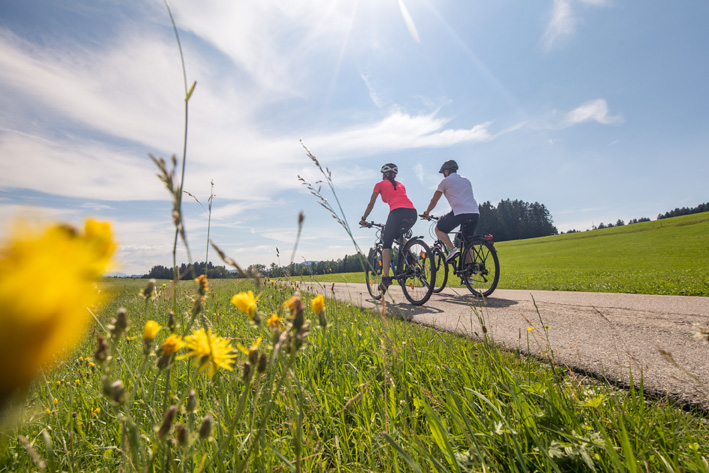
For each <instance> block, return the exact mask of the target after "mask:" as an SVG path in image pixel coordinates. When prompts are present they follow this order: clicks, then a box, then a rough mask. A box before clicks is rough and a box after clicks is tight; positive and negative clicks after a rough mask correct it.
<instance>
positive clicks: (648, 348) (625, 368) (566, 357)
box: [301, 283, 709, 411]
mask: <svg viewBox="0 0 709 473" xmlns="http://www.w3.org/2000/svg"><path fill="white" fill-rule="evenodd" d="M301 287H302V288H303V289H305V290H308V291H313V292H318V293H321V294H323V295H324V296H326V297H331V298H336V299H339V300H342V301H347V302H349V303H352V304H355V305H358V306H361V307H363V308H366V309H372V310H375V311H381V310H382V304H381V302H379V301H375V300H374V299H372V297H371V296H370V295H369V293H368V292H367V289H366V286H365V285H364V284H344V283H336V284H332V283H323V284H322V285H320V284H318V283H301ZM386 312H387V314H388V315H391V316H395V317H401V318H403V319H406V320H409V321H411V322H414V323H418V324H422V325H427V326H431V327H435V328H436V329H439V330H445V331H449V332H457V333H460V334H464V335H468V336H471V337H480V336H481V335H482V333H483V332H482V324H484V325H485V326H486V329H487V331H488V335H491V336H492V338H493V340H494V341H495V342H496V343H497V344H499V345H502V346H504V347H506V348H508V349H512V350H514V349H517V348H519V349H520V350H521V351H522V352H525V353H526V352H527V337H528V336H529V353H530V354H532V355H535V356H541V357H546V358H548V357H549V355H550V353H549V351H548V348H549V347H551V349H552V350H553V355H554V360H555V362H556V363H558V364H562V365H566V366H568V367H570V368H572V369H574V370H577V371H581V372H584V373H587V374H591V375H594V376H598V377H604V378H606V379H608V380H610V381H612V382H613V383H615V384H618V385H620V386H629V383H630V374H631V370H632V376H633V378H634V380H635V384H636V385H637V384H638V383H637V382H638V380H639V379H640V375H641V370H642V375H643V381H644V387H645V391H646V392H648V393H650V394H654V395H659V396H665V395H668V396H669V397H671V398H673V399H674V400H676V401H679V402H681V403H682V404H684V405H685V406H690V407H691V406H694V407H699V408H700V409H703V410H704V411H709V344H707V343H704V342H702V341H701V340H699V339H697V338H695V336H694V335H695V332H696V331H697V329H698V328H699V327H708V328H709V298H707V297H685V296H657V295H641V294H608V293H588V292H561V291H525V290H501V289H498V290H496V291H495V292H494V293H493V294H492V295H491V296H490V297H489V298H487V299H486V301H485V302H484V303H482V302H481V300H480V299H477V298H475V297H473V296H472V295H471V294H470V293H469V292H468V290H467V289H465V288H462V289H449V288H446V289H444V290H443V292H441V293H440V294H433V295H432V296H431V299H430V300H429V301H428V302H427V303H426V304H425V305H423V306H413V305H411V304H410V303H408V301H407V300H406V299H405V298H404V295H403V293H402V291H401V288H400V287H398V286H391V287H390V289H389V291H388V292H387V295H386ZM545 326H546V327H548V328H547V329H545ZM529 327H533V330H531V331H530V330H529ZM545 331H546V334H545ZM547 334H548V340H549V341H548V343H547Z"/></svg>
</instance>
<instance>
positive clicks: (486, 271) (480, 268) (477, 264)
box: [463, 241, 500, 297]
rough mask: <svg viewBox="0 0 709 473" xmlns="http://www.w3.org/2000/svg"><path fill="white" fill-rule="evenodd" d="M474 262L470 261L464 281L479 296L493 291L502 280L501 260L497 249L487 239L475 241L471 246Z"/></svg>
mask: <svg viewBox="0 0 709 473" xmlns="http://www.w3.org/2000/svg"><path fill="white" fill-rule="evenodd" d="M470 253H471V257H472V259H473V262H472V263H468V264H467V265H466V268H465V272H464V275H463V283H464V284H465V285H466V286H467V287H468V290H470V292H472V293H473V294H474V295H476V296H478V297H487V296H489V295H490V294H492V293H493V291H494V290H495V288H496V287H497V283H498V282H499V281H500V260H499V259H498V258H497V250H496V249H495V247H494V246H492V244H491V243H489V242H487V241H478V242H475V243H473V246H472V247H471V248H470Z"/></svg>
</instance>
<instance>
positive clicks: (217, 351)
mask: <svg viewBox="0 0 709 473" xmlns="http://www.w3.org/2000/svg"><path fill="white" fill-rule="evenodd" d="M184 340H185V344H186V346H187V348H188V349H189V350H190V351H189V352H188V353H187V354H186V355H181V356H178V357H177V359H178V360H184V359H185V358H192V357H194V358H197V363H198V369H199V371H203V370H208V374H209V377H210V378H211V377H212V376H214V374H215V373H216V372H217V370H218V369H225V370H229V371H232V370H233V365H234V363H236V361H235V360H234V358H236V353H234V348H233V347H232V346H231V345H230V343H229V340H227V339H225V338H222V337H218V336H217V335H215V334H213V333H212V330H211V329H209V331H208V332H205V331H204V329H203V328H201V329H199V330H195V331H194V332H192V335H187V336H186V337H185V338H184Z"/></svg>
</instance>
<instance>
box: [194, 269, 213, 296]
mask: <svg viewBox="0 0 709 473" xmlns="http://www.w3.org/2000/svg"><path fill="white" fill-rule="evenodd" d="M194 282H196V283H197V284H199V294H200V295H201V296H203V295H205V294H206V293H207V291H209V284H208V282H207V276H205V275H204V274H202V275H201V276H199V277H198V278H197V279H195V280H194Z"/></svg>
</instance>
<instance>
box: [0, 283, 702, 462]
mask: <svg viewBox="0 0 709 473" xmlns="http://www.w3.org/2000/svg"><path fill="white" fill-rule="evenodd" d="M142 284H144V281H130V280H110V281H107V287H105V290H108V291H110V292H112V293H113V294H115V295H116V297H115V299H114V302H113V305H112V306H110V307H107V308H106V309H105V310H104V311H103V312H102V313H101V314H100V315H99V316H98V319H99V321H100V322H102V324H104V325H106V324H108V319H109V317H110V315H113V314H114V313H115V312H116V311H117V310H118V308H119V307H124V308H126V309H127V313H128V315H129V318H130V321H131V324H130V327H129V328H128V330H127V332H126V333H125V334H123V336H122V338H121V340H117V344H118V345H119V347H120V351H118V352H115V354H114V356H116V357H117V358H118V359H117V360H116V361H117V363H116V365H115V370H114V372H113V373H112V376H113V378H117V379H121V380H123V382H124V383H125V387H126V392H127V396H126V399H125V401H124V402H123V403H122V404H117V403H116V402H112V401H111V399H109V398H107V397H105V396H104V395H102V386H103V385H104V383H103V381H102V379H101V377H102V372H101V370H99V369H96V368H91V366H90V363H93V361H89V360H92V355H91V354H92V353H93V351H94V341H93V337H91V338H89V339H87V340H86V341H85V343H84V344H83V345H82V347H81V348H80V349H79V350H78V351H77V353H76V354H75V356H74V357H73V360H74V361H73V362H70V363H65V364H63V365H61V366H58V367H57V368H56V370H54V371H52V372H49V373H46V376H45V379H44V380H43V381H42V382H40V383H38V384H37V385H36V386H35V387H34V388H33V390H32V392H31V393H30V396H29V398H28V400H27V403H26V405H24V406H20V407H18V411H17V413H18V414H19V415H20V417H21V418H22V420H23V423H22V425H21V427H16V428H14V429H9V430H8V429H6V430H5V433H4V434H3V436H2V442H1V444H0V469H2V470H5V471H28V470H36V469H38V465H40V464H42V465H44V469H45V470H46V471H89V470H91V471H96V472H100V471H119V470H123V471H201V470H204V471H242V470H246V469H249V470H250V471H353V472H354V471H377V472H397V471H549V472H552V471H679V470H682V471H705V469H706V468H707V464H708V463H707V462H708V461H709V451H708V450H707V445H709V430H708V429H707V425H706V420H705V419H703V418H701V417H700V416H699V415H698V414H695V415H693V414H691V413H686V412H683V411H681V410H680V409H678V408H676V407H675V406H673V405H672V404H671V403H670V402H669V401H666V400H659V401H658V400H650V399H648V398H647V397H646V396H645V395H644V392H643V390H642V389H631V390H630V391H621V390H617V389H614V388H613V387H611V386H610V385H606V384H602V383H597V382H594V383H590V382H588V381H587V380H584V379H580V378H577V377H576V376H574V375H573V374H572V373H570V372H568V371H566V370H565V369H563V368H560V367H549V366H548V365H545V364H541V363H539V362H537V361H534V360H533V359H531V358H528V357H523V356H520V355H519V354H515V353H509V352H506V351H502V350H500V349H498V348H497V347H496V346H495V345H494V343H492V342H491V341H490V340H483V341H482V342H480V341H473V340H469V339H465V338H461V337H458V336H455V335H452V334H447V333H441V332H437V331H434V330H430V329H423V328H421V327H418V326H415V325H411V324H409V323H406V322H402V321H399V320H394V319H382V318H381V317H380V316H378V315H375V314H373V313H370V312H365V311H362V310H361V309H359V308H357V307H354V306H352V305H350V304H347V303H342V302H336V301H327V302H326V314H327V319H328V325H327V327H326V328H324V329H323V328H320V327H318V328H313V329H311V333H310V334H309V336H308V338H307V343H306V344H305V345H304V346H303V347H302V348H301V351H300V352H299V353H298V356H297V357H294V358H289V357H285V358H279V359H278V361H277V363H275V364H274V365H273V366H272V367H270V368H269V369H268V371H266V372H265V373H263V374H260V375H259V376H258V377H254V378H252V380H251V381H248V382H247V381H245V380H244V379H245V377H244V372H243V366H242V363H243V362H246V360H247V355H242V354H240V355H239V356H240V358H239V360H238V363H237V365H236V366H237V369H235V371H233V372H228V371H223V370H222V371H219V372H218V373H217V374H216V375H215V376H214V377H213V378H209V377H208V376H205V375H204V374H203V373H200V372H198V371H197V365H196V364H195V363H192V362H190V361H189V360H187V361H180V362H175V363H174V364H171V365H170V367H169V369H160V368H159V367H158V365H157V362H158V357H157V356H156V355H155V353H154V352H151V353H149V354H148V355H145V352H144V350H143V342H142V339H141V333H142V331H143V326H144V325H145V322H146V321H147V320H156V321H158V323H160V324H161V325H163V326H166V325H167V317H168V313H169V310H170V308H171V306H172V297H171V295H170V285H169V283H167V282H165V286H163V285H162V282H158V285H157V288H158V295H157V297H156V298H155V299H153V300H149V301H147V302H146V301H145V300H143V299H142V298H140V297H139V296H138V293H139V292H140V289H141V285H142ZM266 286H267V287H266V288H265V289H264V290H263V292H262V293H261V297H260V298H259V301H258V304H259V312H260V313H261V314H264V315H267V314H270V313H272V312H273V313H279V312H280V311H282V303H283V302H284V301H287V300H289V298H290V297H291V296H292V289H291V288H290V287H285V286H283V285H268V284H267V285H266ZM246 290H256V288H255V287H254V286H252V285H251V284H250V283H244V282H235V281H233V280H231V281H227V280H223V281H213V282H210V291H209V293H208V295H207V301H206V306H205V309H204V313H203V314H202V315H204V316H205V318H206V321H207V324H208V325H209V326H210V327H212V329H213V330H214V331H215V332H217V333H219V334H221V335H223V336H226V337H228V339H229V340H230V341H232V342H233V343H235V344H236V343H241V344H242V345H245V346H249V345H251V346H252V347H253V345H254V344H256V345H258V343H255V340H257V339H258V337H262V338H263V342H262V343H261V346H260V349H259V350H260V351H261V352H263V353H268V352H269V351H270V350H272V349H273V342H272V341H271V340H272V336H271V333H270V331H269V330H268V329H267V328H266V327H264V326H263V324H261V325H260V326H255V325H253V324H252V323H250V322H249V320H248V317H247V316H246V315H244V314H242V313H240V312H239V311H238V310H236V309H235V307H234V306H233V305H232V304H231V303H230V300H231V297H232V296H233V295H234V294H236V293H237V292H241V291H246ZM177 291H178V293H177V300H178V301H179V302H178V306H179V313H178V316H177V317H176V318H177V321H178V327H179V322H180V321H181V320H182V318H181V316H179V314H180V313H182V314H184V313H187V314H188V313H189V311H190V310H191V307H192V302H191V301H190V300H189V298H190V297H191V294H193V293H194V283H188V282H182V283H180V284H179V286H178V288H177ZM303 299H304V300H306V301H307V300H309V297H305V295H304V297H303ZM309 316H310V315H309ZM470 319H471V320H470V321H469V323H477V324H480V333H484V330H483V328H482V325H484V317H482V314H480V313H476V312H475V311H474V309H473V308H472V307H471V310H470ZM183 323H184V322H183ZM314 326H315V325H314ZM96 330H97V331H99V332H100V331H101V329H100V326H99V325H97V327H96ZM166 336H167V333H162V332H161V333H159V334H158V338H156V345H158V344H159V343H160V342H161V341H162V340H163V339H164V338H165V337H166ZM247 352H248V350H247ZM544 355H545V354H544V353H540V356H544ZM291 360H293V362H292V364H290V361H291ZM636 375H640V374H639V373H636ZM278 379H281V380H282V383H280V384H278V383H276V382H274V381H273V380H278ZM267 388H268V389H267ZM190 390H193V391H194V393H195V398H196V400H197V404H196V405H197V407H196V408H194V409H193V410H190V409H188V408H187V406H188V405H189V403H188V402H187V400H188V398H189V396H188V394H187V393H188V392H189V391H190ZM259 393H261V395H259ZM55 399H56V401H55ZM172 405H174V406H177V408H176V410H175V412H174V422H173V424H172V426H173V427H171V428H170V427H168V430H167V431H166V432H162V429H161V425H164V416H163V413H165V412H167V410H168V407H169V406H172ZM239 412H240V413H241V414H240V415H237V413H239ZM207 416H209V417H210V418H211V419H213V425H212V430H211V433H210V434H209V436H208V437H206V438H202V436H200V434H199V431H200V430H201V427H200V425H201V422H202V419H204V418H206V417H207ZM178 424H179V425H181V426H182V427H180V428H179V429H178V428H177V427H176V426H177V425H178ZM185 431H186V433H187V435H186V436H185ZM161 432H162V434H163V436H162V437H161ZM249 452H252V454H250V455H247V454H248V453H249Z"/></svg>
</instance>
